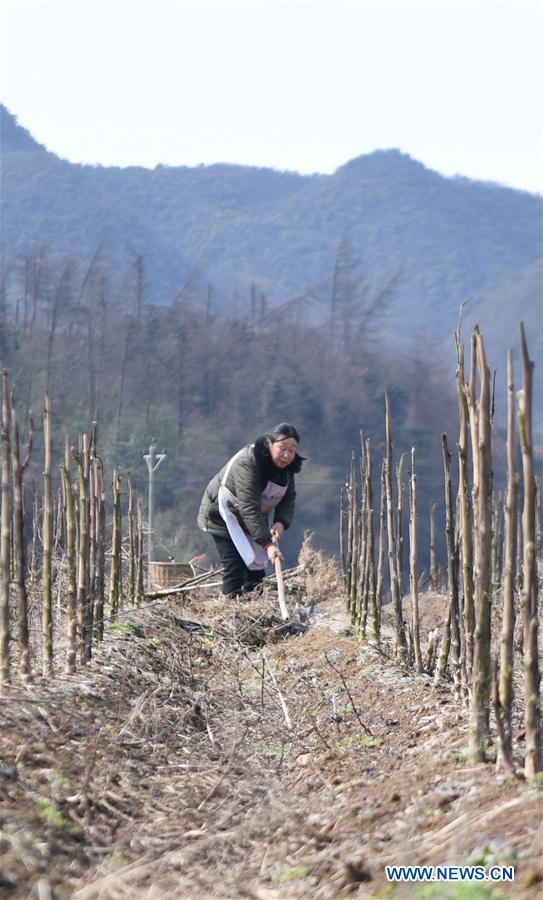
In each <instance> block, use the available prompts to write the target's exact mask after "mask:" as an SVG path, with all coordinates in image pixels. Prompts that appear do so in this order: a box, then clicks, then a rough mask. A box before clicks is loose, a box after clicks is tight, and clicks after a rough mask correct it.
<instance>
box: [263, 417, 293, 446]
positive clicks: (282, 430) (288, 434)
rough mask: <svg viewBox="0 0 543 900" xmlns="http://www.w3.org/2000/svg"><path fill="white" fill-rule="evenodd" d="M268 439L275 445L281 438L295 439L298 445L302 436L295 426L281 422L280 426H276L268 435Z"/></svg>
mask: <svg viewBox="0 0 543 900" xmlns="http://www.w3.org/2000/svg"><path fill="white" fill-rule="evenodd" d="M266 437H268V438H269V439H270V441H271V442H272V444H275V442H276V441H279V440H281V438H294V440H295V441H296V443H297V444H299V443H300V435H299V434H298V432H297V431H296V429H295V427H294V425H289V424H288V422H281V423H280V424H279V425H276V426H275V428H272V430H271V431H268V432H267V433H266Z"/></svg>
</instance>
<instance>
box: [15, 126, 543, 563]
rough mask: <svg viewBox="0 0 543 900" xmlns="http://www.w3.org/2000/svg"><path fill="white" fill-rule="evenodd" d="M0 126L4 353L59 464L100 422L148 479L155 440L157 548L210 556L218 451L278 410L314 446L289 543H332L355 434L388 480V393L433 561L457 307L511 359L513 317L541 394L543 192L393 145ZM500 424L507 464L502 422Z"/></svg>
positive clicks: (110, 453)
mask: <svg viewBox="0 0 543 900" xmlns="http://www.w3.org/2000/svg"><path fill="white" fill-rule="evenodd" d="M1 125H2V132H1V139H2V251H3V265H2V276H3V278H2V290H1V292H0V358H1V363H2V365H5V366H7V367H8V368H9V370H10V374H11V378H12V383H13V384H14V386H15V390H16V395H17V397H18V398H19V403H20V407H21V409H22V410H23V411H26V410H28V409H29V408H30V407H32V408H33V409H34V410H40V409H41V407H42V403H43V392H44V390H45V389H47V390H48V391H49V393H50V395H51V397H52V402H53V424H54V429H55V442H56V453H57V457H58V455H59V454H60V453H61V448H62V445H63V441H64V434H65V433H66V431H69V432H70V433H71V435H72V438H73V439H74V441H75V439H76V435H77V432H78V431H79V430H85V429H88V427H89V424H90V422H92V421H97V422H98V433H99V440H100V447H101V452H102V453H103V455H104V459H105V460H106V461H107V462H108V463H109V465H110V466H113V465H118V466H120V469H121V472H122V475H123V479H125V481H124V484H126V476H127V474H128V472H131V474H132V480H133V483H134V484H135V485H136V487H139V489H140V490H142V491H144V490H145V483H146V477H147V473H146V470H145V466H144V465H143V461H142V453H143V450H144V448H146V447H148V445H149V441H150V439H151V437H152V436H153V435H155V436H156V438H157V441H158V442H159V445H160V449H161V448H162V446H164V447H165V448H166V450H167V453H168V456H167V461H166V463H165V464H164V466H163V467H162V468H161V471H160V473H159V475H160V477H159V478H158V483H157V491H158V497H157V500H158V505H159V510H160V530H161V534H162V536H163V538H164V541H163V544H162V550H161V552H163V553H165V554H168V553H170V552H172V553H173V554H174V555H176V557H177V558H183V557H185V556H187V554H190V553H192V552H195V551H200V550H203V549H205V540H204V538H203V536H202V535H200V534H199V533H198V532H197V529H196V525H195V519H196V512H197V508H198V502H199V498H200V496H201V494H202V491H203V489H204V487H205V484H206V482H207V480H208V479H209V477H210V476H211V475H212V474H213V473H214V472H215V471H216V470H217V469H218V468H219V467H220V465H222V463H223V462H224V461H225V459H226V455H227V454H228V453H231V452H234V451H235V450H236V449H237V448H238V447H239V446H241V445H242V444H243V443H246V442H248V441H250V440H253V439H254V438H255V437H256V436H257V434H258V433H260V432H261V431H262V430H264V429H265V428H266V427H267V426H270V425H272V424H274V422H276V421H277V420H283V421H284V420H291V421H293V422H294V423H295V424H296V425H297V426H298V427H299V429H300V430H301V432H302V436H303V450H304V451H305V452H306V453H307V455H308V457H309V460H308V463H307V465H306V466H305V467H304V470H303V472H302V475H301V477H300V478H299V494H300V497H299V510H300V514H299V515H298V516H297V517H296V521H295V526H294V529H293V532H292V534H291V535H289V541H290V547H291V551H292V552H295V550H296V548H297V547H298V546H299V543H300V541H301V537H302V531H303V529H304V528H310V529H312V530H315V531H316V533H317V535H316V539H317V543H318V544H320V545H321V546H324V547H326V548H327V549H328V550H331V551H333V550H335V549H336V544H337V510H338V495H339V490H340V487H341V484H342V482H343V480H344V477H345V472H346V469H347V466H348V464H349V458H350V452H351V447H352V446H353V445H355V444H357V443H358V442H359V440H360V433H359V432H360V429H363V431H364V435H365V436H369V437H371V440H372V446H373V448H374V452H375V476H376V489H377V488H378V479H379V469H380V459H381V454H382V444H383V439H384V407H383V393H384V389H385V387H388V389H389V392H390V398H391V408H392V419H393V431H394V445H395V453H396V459H397V458H398V455H399V453H400V452H407V453H409V452H410V448H411V447H412V446H416V448H417V459H418V483H419V489H420V509H421V510H422V511H423V512H422V513H421V520H422V521H421V529H422V537H421V548H422V549H421V555H422V562H423V563H424V557H425V555H426V554H427V548H428V540H427V535H426V534H425V529H427V524H428V523H427V515H425V514H424V511H425V510H426V511H427V509H428V504H429V502H430V500H437V501H438V503H440V502H441V498H442V496H443V484H442V480H443V474H442V459H441V446H440V435H441V432H448V433H449V435H451V440H450V445H451V446H454V441H455V440H456V435H457V429H458V423H457V409H456V397H455V389H454V359H453V356H454V353H453V340H452V332H453V329H454V328H455V327H456V325H457V321H458V313H459V307H460V304H461V303H463V302H464V301H469V302H468V303H467V305H466V306H465V309H464V313H463V316H464V331H463V333H464V337H465V338H467V339H469V332H470V329H471V327H472V326H473V325H474V324H475V323H476V322H478V323H479V324H480V326H481V329H482V331H483V334H484V335H485V338H486V346H487V355H488V362H489V365H490V366H491V368H493V369H494V368H495V367H498V369H499V370H500V371H501V372H503V370H504V368H505V350H506V348H507V347H508V346H513V347H515V346H516V345H517V344H518V321H519V319H520V318H523V319H524V320H525V321H526V324H527V333H528V341H529V346H530V352H531V356H532V358H534V359H536V363H537V368H536V398H537V402H539V398H540V394H539V393H538V392H539V390H540V388H539V385H540V377H539V373H540V372H541V365H540V362H541V357H542V356H543V348H542V331H541V327H540V324H541V322H540V320H541V261H540V260H541V256H542V231H541V216H542V211H543V201H542V199H541V198H540V197H537V196H532V195H529V194H526V193H522V192H519V191H514V190H511V189H507V188H503V187H499V186H496V185H490V184H481V183H475V182H470V181H468V180H466V179H460V178H457V179H446V178H443V177H442V176H440V175H438V174H436V173H435V172H431V171H429V170H427V169H426V168H425V167H424V166H422V165H421V164H420V163H418V162H416V161H414V160H413V159H410V158H409V157H408V156H405V155H403V154H401V153H399V152H397V151H386V152H385V151H383V152H377V153H373V154H371V155H369V156H366V157H360V158H359V159H356V160H353V161H352V162H350V163H348V164H347V165H345V166H342V167H341V168H340V169H338V170H337V171H336V172H335V173H334V175H330V176H328V175H311V176H301V175H298V174H295V173H285V172H276V171H272V170H266V169H253V168H247V167H243V166H232V165H215V166H208V167H198V168H187V167H178V168H167V167H160V166H159V167H157V168H156V169H154V170H152V171H151V170H145V169H142V168H130V169H118V168H115V169H114V168H102V167H100V166H95V167H93V166H83V165H75V164H72V163H69V162H66V161H64V160H61V159H59V158H57V157H56V156H54V155H53V154H51V153H49V152H48V151H47V150H46V148H44V147H42V146H40V145H39V144H37V143H36V142H35V141H34V140H33V139H32V137H31V136H30V135H29V134H28V132H27V131H25V130H24V129H23V128H21V127H20V126H19V125H18V124H17V122H16V120H15V119H14V117H13V116H11V115H10V114H9V113H8V112H7V111H6V110H5V109H4V108H2V110H1ZM500 390H501V394H503V386H502V388H501V389H500ZM500 402H501V401H500V400H499V399H498V401H497V405H498V407H499V405H500ZM494 439H495V442H496V446H497V450H498V453H497V457H496V458H497V459H498V461H500V459H502V460H503V452H502V456H501V457H500V449H501V450H502V451H503V428H502V421H500V420H499V417H498V416H496V421H495V436H494ZM40 440H41V438H40V429H39V428H38V429H37V435H36V449H35V461H34V463H33V465H34V473H33V474H34V475H35V477H36V478H37V479H38V478H40V477H41V474H40V473H41V465H42V463H41V457H40V453H41V448H40ZM58 461H60V458H58V459H57V462H58ZM502 483H503V466H501V464H500V462H498V467H497V469H496V471H495V485H496V487H497V488H499V487H500V486H501V484H502ZM290 561H293V557H292V556H291V557H290Z"/></svg>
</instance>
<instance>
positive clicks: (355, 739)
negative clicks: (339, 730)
mask: <svg viewBox="0 0 543 900" xmlns="http://www.w3.org/2000/svg"><path fill="white" fill-rule="evenodd" d="M339 743H340V746H341V747H362V748H364V749H366V748H368V747H382V746H383V744H384V743H385V742H384V740H383V738H378V737H371V735H369V734H347V735H345V737H344V738H342V739H341V741H340V742H339Z"/></svg>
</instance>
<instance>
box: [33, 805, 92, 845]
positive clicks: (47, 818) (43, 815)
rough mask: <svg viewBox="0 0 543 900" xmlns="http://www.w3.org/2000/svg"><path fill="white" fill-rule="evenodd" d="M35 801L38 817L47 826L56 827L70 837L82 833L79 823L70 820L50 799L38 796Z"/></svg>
mask: <svg viewBox="0 0 543 900" xmlns="http://www.w3.org/2000/svg"><path fill="white" fill-rule="evenodd" d="M35 802H36V806H37V807H38V811H39V816H40V819H41V820H42V822H44V823H45V825H47V826H48V827H49V828H58V829H59V830H60V831H64V832H65V833H66V834H70V835H71V836H72V837H79V836H80V835H81V834H83V829H82V828H80V827H79V825H74V824H73V823H72V822H70V820H69V819H67V818H66V816H65V815H64V813H63V812H62V811H61V810H60V809H58V807H56V806H55V804H54V803H53V802H52V801H51V800H48V799H47V797H38V798H37V800H36V801H35Z"/></svg>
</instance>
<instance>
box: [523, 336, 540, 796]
mask: <svg viewBox="0 0 543 900" xmlns="http://www.w3.org/2000/svg"><path fill="white" fill-rule="evenodd" d="M520 341H521V347H522V372H523V387H522V390H521V391H519V398H518V399H519V437H520V445H521V450H522V474H523V482H524V506H523V510H522V535H523V540H524V546H523V563H524V573H523V583H522V597H521V601H522V614H523V622H524V690H525V714H524V725H525V730H526V757H525V762H524V774H525V775H526V778H527V779H529V780H532V779H534V778H535V776H536V775H537V773H538V772H540V771H541V768H542V764H543V758H542V757H543V750H542V747H541V705H540V704H541V700H540V694H539V690H540V681H541V674H540V669H539V654H538V628H539V622H538V584H537V571H536V552H535V550H536V524H535V501H536V496H535V478H534V464H533V444H532V399H533V397H532V395H533V369H534V363H533V362H532V360H531V359H530V357H529V355H528V346H527V344H526V335H525V332H524V323H522V322H521V325H520Z"/></svg>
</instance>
